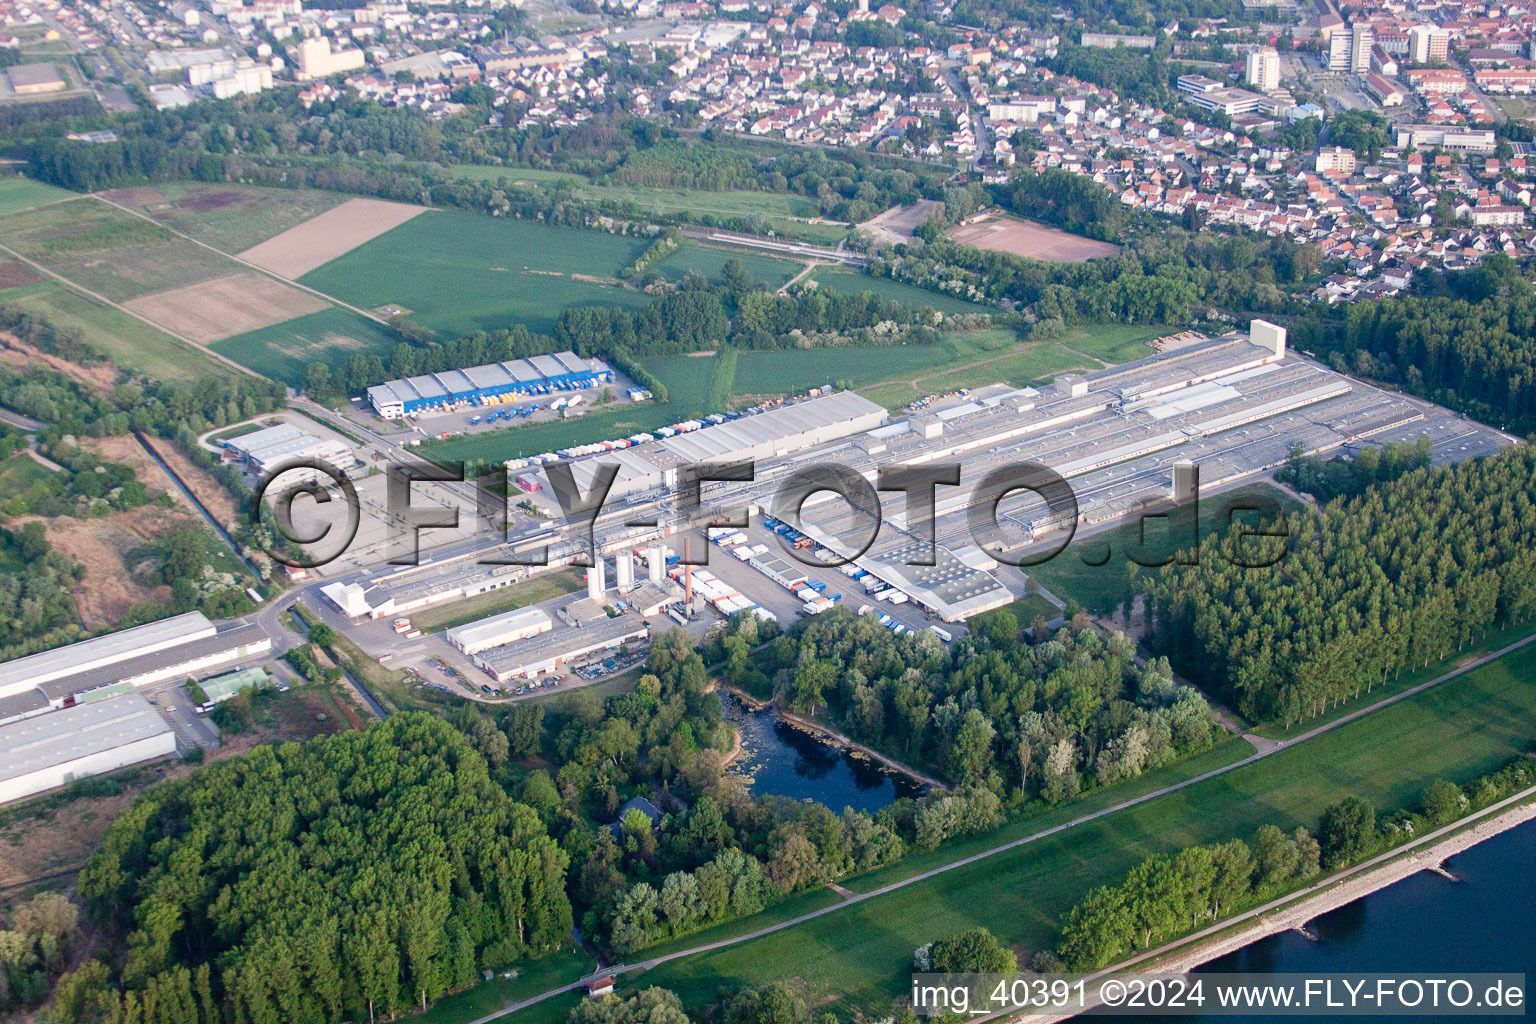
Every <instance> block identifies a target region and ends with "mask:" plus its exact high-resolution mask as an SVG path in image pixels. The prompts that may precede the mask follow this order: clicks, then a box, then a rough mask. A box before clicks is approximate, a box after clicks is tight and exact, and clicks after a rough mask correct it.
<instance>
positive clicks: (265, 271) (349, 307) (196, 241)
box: [60, 193, 388, 376]
mask: <svg viewBox="0 0 1536 1024" xmlns="http://www.w3.org/2000/svg"><path fill="white" fill-rule="evenodd" d="M90 198H92V199H95V200H96V201H97V202H101V203H106V204H107V205H108V206H110V207H112V208H113V209H116V210H121V211H123V212H124V213H126V214H128V215H130V216H133V217H137V218H139V219H140V220H144V221H148V222H149V223H151V224H153V225H155V226H156V227H159V228H163V229H164V230H166V231H169V232H170V233H171V234H173V235H175V236H176V237H178V238H183V239H186V240H187V241H188V242H191V243H192V244H193V245H196V246H201V247H202V248H204V249H207V250H208V251H209V252H211V253H215V254H217V255H219V256H222V257H224V258H225V259H227V260H230V261H232V262H235V263H238V264H240V265H241V266H243V267H249V268H250V269H252V270H254V271H256V272H257V273H259V274H262V275H263V276H265V277H270V278H272V279H273V280H274V281H281V282H282V283H283V284H286V285H292V286H293V287H294V288H297V289H299V290H300V291H304V292H308V293H309V294H311V295H313V296H315V297H316V298H320V299H324V300H325V301H326V302H329V303H331V304H332V305H335V306H340V307H341V308H342V309H346V310H350V311H351V312H353V313H356V314H357V315H358V316H365V317H367V318H368V319H369V320H372V321H373V322H375V323H380V324H382V323H387V322H388V321H386V320H385V319H384V318H383V317H381V316H379V314H377V313H374V312H370V311H369V310H366V309H363V308H362V307H360V306H354V305H352V304H351V303H350V302H342V301H341V300H340V299H338V298H336V297H335V296H334V295H327V294H326V293H325V292H322V291H320V290H319V289H317V288H311V287H310V286H309V285H307V284H300V283H299V282H297V281H295V280H293V279H292V278H288V277H284V276H283V275H281V274H276V273H273V272H272V271H270V270H268V269H267V268H266V267H263V266H261V265H260V264H257V263H252V262H251V261H250V260H246V259H241V258H240V257H239V256H235V255H232V254H230V253H227V252H225V251H224V250H223V249H216V248H214V247H213V246H211V245H209V244H208V243H207V242H204V241H200V240H199V239H196V238H193V237H192V236H191V235H189V234H187V233H186V232H184V231H177V230H176V229H175V228H173V227H171V226H170V225H168V224H162V223H161V222H160V221H158V220H155V218H153V217H151V216H149V215H148V214H147V213H140V212H139V211H137V210H134V209H130V208H129V207H126V206H124V205H123V204H121V203H114V202H113V201H112V200H110V199H108V198H106V197H105V196H103V195H101V194H100V193H93V194H92V195H91V197H90ZM60 280H62V278H61V279H60ZM140 319H143V318H142V317H141V318H140ZM145 322H146V323H148V322H149V321H145ZM155 326H157V327H159V326H160V325H159V324H156V325H155ZM160 329H161V330H165V328H164V327H161V328H160ZM177 337H181V336H180V335H177ZM189 344H195V342H189ZM242 369H243V367H242ZM246 372H247V373H249V372H251V371H246ZM257 376H260V375H259V374H257Z"/></svg>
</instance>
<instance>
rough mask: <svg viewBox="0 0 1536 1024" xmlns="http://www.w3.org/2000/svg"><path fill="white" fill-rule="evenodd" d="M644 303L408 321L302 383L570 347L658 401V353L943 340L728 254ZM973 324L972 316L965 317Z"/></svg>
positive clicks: (328, 386) (871, 297)
mask: <svg viewBox="0 0 1536 1024" xmlns="http://www.w3.org/2000/svg"><path fill="white" fill-rule="evenodd" d="M652 293H653V298H652V300H651V301H650V302H649V303H647V304H646V305H645V306H643V307H641V308H639V309H621V308H617V307H608V306H577V307H573V308H571V309H567V310H564V311H563V312H561V313H560V315H559V316H558V317H557V318H556V320H555V326H554V333H553V336H550V335H543V334H535V333H533V332H531V331H529V330H528V329H527V328H525V327H523V326H522V325H521V324H518V325H516V326H513V327H511V328H508V329H505V330H498V331H479V332H476V333H474V334H470V335H466V336H464V337H460V338H455V339H451V340H447V341H439V340H438V339H437V338H436V337H435V336H434V335H433V334H432V333H431V332H430V331H427V330H425V329H423V328H421V327H419V326H418V325H416V324H414V323H412V322H410V321H409V320H403V319H398V318H397V319H396V320H394V321H392V322H391V324H390V328H391V330H392V331H393V332H394V333H395V334H396V336H397V337H399V338H400V341H399V342H397V343H396V344H395V346H394V348H393V349H391V351H390V352H389V354H388V355H386V356H379V355H364V354H362V353H358V352H354V353H353V354H352V355H350V356H348V357H347V359H346V360H345V362H343V363H342V364H341V365H340V366H339V367H335V368H333V367H332V366H330V365H329V364H327V363H324V362H319V361H316V362H313V363H311V364H309V366H308V368H307V369H306V371H305V376H304V390H305V392H306V393H307V394H309V395H310V396H311V397H315V398H318V399H321V400H335V399H337V398H341V397H344V396H347V395H355V394H360V393H361V392H362V391H364V390H365V389H366V388H368V387H370V386H372V385H374V384H380V383H383V382H384V381H386V380H392V379H395V378H398V377H411V376H415V375H417V374H422V373H437V372H441V371H443V370H450V369H456V368H460V367H465V366H478V365H481V364H484V363H490V362H498V361H501V360H505V359H518V358H523V357H527V356H533V355H541V354H544V353H549V352H558V351H561V350H563V349H570V350H573V351H575V352H576V353H577V354H578V355H582V356H601V357H602V358H604V359H606V360H608V361H609V362H611V363H614V364H615V365H617V366H618V367H619V368H620V369H622V370H623V371H624V372H625V373H626V374H628V375H629V376H630V377H631V378H632V379H634V380H635V381H636V382H637V383H639V384H641V385H642V386H643V387H646V388H648V389H649V390H650V391H651V392H652V395H653V397H654V398H656V399H657V400H658V401H666V400H667V397H668V396H667V391H666V386H665V385H664V384H663V383H662V382H661V381H660V380H658V379H657V378H656V377H655V375H654V374H651V373H650V372H649V371H648V370H646V369H645V367H644V365H643V360H645V359H649V358H651V357H653V356H661V355H673V354H678V353H686V352H701V351H705V350H708V349H717V348H720V347H722V346H725V347H731V348H751V349H777V348H804V347H811V346H830V345H855V344H858V345H879V344H886V345H891V344H911V345H922V344H932V343H935V342H937V341H938V340H939V339H940V337H941V335H940V333H939V331H938V330H937V329H936V326H937V325H938V324H939V323H940V322H941V318H940V316H939V314H937V313H935V312H934V310H933V309H932V308H931V307H928V306H923V307H920V308H918V309H913V308H912V307H910V306H906V305H904V304H902V303H898V302H893V301H890V300H886V299H881V298H879V297H878V296H876V295H875V294H874V293H873V292H861V293H857V294H853V295H834V294H827V293H823V292H820V291H818V290H816V289H814V288H803V289H799V290H796V291H795V292H794V293H793V294H789V295H778V294H775V293H773V292H770V291H766V290H764V289H763V288H761V287H760V286H759V285H758V284H757V283H756V282H755V281H754V280H753V279H752V275H751V274H750V273H749V272H748V271H747V270H746V269H745V267H743V265H742V263H741V261H740V260H735V259H733V260H729V261H727V263H726V264H725V267H724V268H723V270H722V274H721V278H720V279H719V280H718V281H710V280H707V279H706V278H704V277H703V276H701V275H698V274H690V275H688V276H687V277H685V278H684V279H683V280H682V282H680V283H679V284H678V285H676V286H672V285H668V284H661V285H653V286H652ZM963 322H964V323H966V324H967V325H970V324H972V320H970V319H966V320H964V321H963Z"/></svg>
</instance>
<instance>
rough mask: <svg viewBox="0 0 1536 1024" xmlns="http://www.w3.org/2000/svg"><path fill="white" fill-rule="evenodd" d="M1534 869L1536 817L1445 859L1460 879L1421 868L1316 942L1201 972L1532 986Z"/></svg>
mask: <svg viewBox="0 0 1536 1024" xmlns="http://www.w3.org/2000/svg"><path fill="white" fill-rule="evenodd" d="M1533 865H1536V821H1528V822H1525V823H1524V824H1522V825H1520V826H1518V827H1517V828H1513V829H1510V830H1509V831H1508V832H1501V833H1500V834H1499V835H1496V836H1494V837H1493V838H1492V839H1488V840H1486V841H1484V842H1482V843H1479V844H1478V845H1477V846H1474V847H1472V848H1471V849H1469V850H1465V851H1463V852H1461V853H1458V854H1456V855H1455V856H1454V857H1452V858H1451V859H1450V860H1448V861H1446V864H1445V866H1446V868H1447V870H1449V871H1450V872H1451V873H1452V874H1453V875H1455V876H1456V878H1457V879H1458V881H1454V882H1453V881H1451V880H1450V879H1448V878H1444V877H1442V876H1441V875H1438V874H1435V873H1434V872H1431V871H1421V872H1419V873H1418V874H1415V875H1410V876H1409V877H1407V878H1405V879H1403V880H1402V881H1401V882H1398V883H1396V884H1394V885H1391V886H1388V887H1387V888H1385V889H1381V890H1379V891H1377V892H1374V893H1372V894H1370V895H1369V896H1366V897H1364V898H1362V899H1358V900H1356V901H1355V902H1353V903H1349V904H1346V905H1345V906H1342V907H1340V908H1339V909H1337V910H1332V911H1329V912H1328V913H1326V914H1323V915H1322V916H1321V917H1318V918H1315V919H1314V920H1312V921H1311V922H1309V923H1308V926H1307V927H1308V929H1309V930H1310V931H1311V932H1312V933H1313V934H1314V935H1316V939H1315V940H1314V939H1309V938H1307V937H1306V936H1304V935H1301V934H1300V933H1298V932H1294V931H1290V932H1282V933H1280V934H1278V935H1271V936H1268V937H1267V938H1263V939H1260V940H1259V941H1258V942H1255V943H1253V944H1252V945H1250V946H1246V947H1244V948H1243V949H1240V950H1238V951H1236V952H1234V953H1229V954H1227V955H1226V956H1223V957H1219V958H1218V959H1216V960H1212V961H1211V962H1210V963H1208V964H1205V965H1204V966H1202V967H1199V968H1197V969H1196V973H1201V972H1232V973H1243V974H1253V975H1255V976H1261V975H1264V974H1270V973H1275V972H1295V973H1333V972H1365V973H1370V972H1382V973H1388V972H1408V973H1413V972H1417V973H1426V974H1428V973H1434V972H1443V971H1511V972H1522V971H1523V972H1525V974H1526V976H1527V978H1526V980H1527V983H1528V984H1529V983H1531V982H1533V981H1536V928H1533V927H1532V922H1533V921H1536V875H1533V872H1532V866H1533ZM1095 1017H1096V1018H1097V1017H1098V1015H1095ZM1158 1019H1160V1020H1164V1021H1168V1020H1190V1021H1196V1020H1211V1019H1213V1018H1212V1017H1209V1016H1207V1017H1165V1018H1158ZM1233 1019H1234V1020H1235V1019H1239V1018H1235V1017H1234V1018H1233ZM1241 1019H1242V1020H1244V1021H1261V1020H1271V1019H1273V1020H1280V1019H1282V1018H1279V1017H1275V1018H1270V1017H1258V1016H1244V1017H1242V1018H1241ZM1285 1019H1295V1018H1285ZM1328 1019H1329V1020H1331V1021H1335V1020H1367V1019H1371V1020H1377V1021H1379V1020H1383V1019H1386V1018H1381V1017H1374V1018H1364V1017H1360V1018H1356V1017H1348V1018H1341V1017H1330V1018H1328ZM1390 1019H1392V1020H1395V1021H1405V1022H1406V1021H1431V1020H1436V1019H1443V1018H1436V1017H1434V1016H1431V1015H1426V1016H1422V1017H1393V1018H1390Z"/></svg>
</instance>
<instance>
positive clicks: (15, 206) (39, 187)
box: [0, 175, 78, 217]
mask: <svg viewBox="0 0 1536 1024" xmlns="http://www.w3.org/2000/svg"><path fill="white" fill-rule="evenodd" d="M74 198H78V195H77V193H74V192H70V191H68V190H66V189H62V188H55V187H54V186H52V185H45V184H43V183H42V182H40V181H33V180H32V179H31V178H24V177H21V176H20V175H9V176H6V177H0V217H8V216H10V215H11V214H13V213H21V212H22V211H24V210H30V209H32V208H33V207H37V206H46V205H48V204H49V203H57V202H59V201H60V200H62V199H74Z"/></svg>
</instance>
